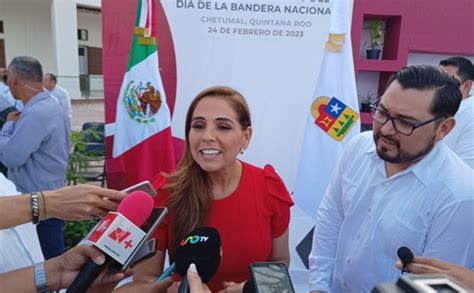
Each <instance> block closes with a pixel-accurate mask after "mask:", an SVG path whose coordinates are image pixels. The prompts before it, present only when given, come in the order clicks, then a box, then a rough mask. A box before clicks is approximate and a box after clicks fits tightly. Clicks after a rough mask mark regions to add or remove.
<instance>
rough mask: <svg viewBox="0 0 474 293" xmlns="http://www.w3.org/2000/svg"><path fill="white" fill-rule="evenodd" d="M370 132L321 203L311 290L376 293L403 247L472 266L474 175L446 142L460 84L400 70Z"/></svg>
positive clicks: (432, 73)
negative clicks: (443, 140)
mask: <svg viewBox="0 0 474 293" xmlns="http://www.w3.org/2000/svg"><path fill="white" fill-rule="evenodd" d="M388 84H389V86H388V88H387V90H386V91H385V93H384V94H383V96H382V97H381V99H380V101H379V104H378V105H377V106H373V108H372V117H373V119H374V122H373V132H364V133H361V134H360V135H358V136H356V137H354V138H353V139H352V140H351V141H350V142H349V143H348V145H347V147H346V149H345V151H344V153H343V155H342V157H341V159H340V161H339V163H338V165H337V167H336V169H335V171H334V173H333V175H332V178H331V182H330V184H329V186H328V188H327V190H326V194H325V197H324V199H323V201H322V203H321V205H320V207H319V210H318V215H317V220H316V228H315V232H314V239H313V248H312V252H311V254H310V257H309V262H310V269H311V272H310V290H312V292H320V291H326V292H329V291H330V292H370V291H371V290H372V289H373V287H375V286H376V285H377V284H379V283H384V282H395V281H396V280H397V279H398V277H399V276H400V272H399V271H398V270H397V269H396V267H395V266H394V263H395V262H396V260H398V257H397V250H398V248H399V247H401V246H407V247H409V248H410V249H411V250H412V251H413V253H414V254H415V255H421V256H431V257H436V258H440V259H443V260H446V261H449V262H452V263H456V264H459V265H462V266H465V267H468V268H473V267H474V246H473V245H474V241H473V239H474V214H473V210H474V185H473V184H474V183H473V178H474V171H473V170H472V168H470V167H469V166H468V165H467V164H466V163H465V162H463V161H462V160H461V159H460V158H459V157H458V156H457V155H456V154H455V153H454V152H453V151H452V150H451V149H450V148H449V147H448V146H446V144H444V143H439V142H440V141H441V140H442V139H443V138H445V137H446V135H447V134H448V133H449V132H450V131H451V130H452V128H453V127H454V124H455V121H454V118H453V116H454V114H455V113H456V111H457V110H458V108H459V104H460V102H461V93H460V91H459V88H458V87H459V82H457V81H456V80H455V79H454V78H452V77H450V76H449V75H448V74H446V73H444V72H441V71H440V70H438V69H437V68H436V67H433V66H426V65H420V66H410V67H405V68H403V69H401V70H400V71H398V72H397V73H396V74H395V75H394V76H392V78H391V79H390V81H389V82H388Z"/></svg>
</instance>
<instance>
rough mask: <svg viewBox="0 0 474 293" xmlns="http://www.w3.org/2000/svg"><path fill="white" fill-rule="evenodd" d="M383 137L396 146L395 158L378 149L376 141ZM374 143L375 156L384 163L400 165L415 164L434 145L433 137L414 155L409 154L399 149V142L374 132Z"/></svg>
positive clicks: (384, 150)
mask: <svg viewBox="0 0 474 293" xmlns="http://www.w3.org/2000/svg"><path fill="white" fill-rule="evenodd" d="M381 137H383V138H384V139H386V140H388V141H390V142H393V143H394V144H395V145H396V150H397V151H398V152H397V154H396V155H395V156H390V155H388V154H387V150H386V149H384V148H382V150H380V149H379V146H378V140H379V139H380V138H381ZM374 141H375V145H376V150H377V155H378V156H379V157H380V158H381V159H382V160H384V161H385V162H388V163H392V164H400V163H407V162H416V161H419V160H420V159H422V158H423V157H424V156H425V155H426V154H428V153H429V152H430V151H431V150H432V149H433V147H434V145H435V135H433V137H432V138H431V141H430V143H429V144H428V145H427V146H426V147H425V148H424V149H422V150H421V151H419V152H417V153H416V154H410V153H407V152H405V151H403V150H402V149H400V142H399V141H398V140H395V139H393V138H391V137H390V136H382V135H381V134H380V131H379V132H377V133H376V132H374Z"/></svg>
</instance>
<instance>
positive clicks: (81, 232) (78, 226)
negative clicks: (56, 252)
mask: <svg viewBox="0 0 474 293" xmlns="http://www.w3.org/2000/svg"><path fill="white" fill-rule="evenodd" d="M97 222H98V221H96V220H87V221H79V222H70V221H66V223H65V225H64V229H63V231H64V246H65V247H66V250H68V249H70V248H72V247H74V246H76V245H77V243H79V241H81V240H82V239H83V238H84V237H85V236H86V235H87V233H88V232H89V231H90V230H91V229H92V227H94V225H95V224H96V223H97Z"/></svg>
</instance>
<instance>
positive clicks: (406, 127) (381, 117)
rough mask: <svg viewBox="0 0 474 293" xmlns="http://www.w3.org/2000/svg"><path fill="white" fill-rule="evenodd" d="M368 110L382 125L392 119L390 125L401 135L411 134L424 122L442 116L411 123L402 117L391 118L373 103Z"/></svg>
mask: <svg viewBox="0 0 474 293" xmlns="http://www.w3.org/2000/svg"><path fill="white" fill-rule="evenodd" d="M370 108H371V109H370V110H371V113H372V118H373V119H374V120H375V122H377V123H380V124H382V125H384V124H385V123H387V121H388V120H390V121H392V126H393V128H394V129H395V131H396V132H398V133H400V134H403V135H407V136H408V135H412V133H413V131H415V129H417V128H419V127H421V126H424V125H426V124H429V123H431V122H433V121H436V120H439V119H441V118H443V117H440V116H436V117H434V118H432V119H430V120H427V121H424V122H420V123H411V122H408V121H405V120H402V119H399V118H393V117H391V116H390V114H389V113H388V112H386V111H384V110H382V109H379V108H377V107H376V106H374V105H371V106H370Z"/></svg>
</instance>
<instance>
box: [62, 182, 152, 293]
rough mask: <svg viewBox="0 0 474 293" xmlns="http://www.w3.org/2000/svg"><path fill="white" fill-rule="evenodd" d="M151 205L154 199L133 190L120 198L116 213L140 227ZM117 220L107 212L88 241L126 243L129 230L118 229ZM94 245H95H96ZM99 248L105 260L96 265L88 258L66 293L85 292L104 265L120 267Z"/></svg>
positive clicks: (148, 214) (135, 250)
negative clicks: (110, 240)
mask: <svg viewBox="0 0 474 293" xmlns="http://www.w3.org/2000/svg"><path fill="white" fill-rule="evenodd" d="M153 205H154V201H153V198H152V197H151V196H150V195H148V194H147V193H145V192H143V191H134V192H132V193H130V194H129V195H127V196H126V197H125V198H124V199H123V200H122V202H121V203H120V205H119V206H118V208H117V214H120V215H122V216H123V217H125V218H126V219H127V220H128V221H130V222H131V223H133V224H134V225H135V226H137V227H140V226H141V225H143V223H145V221H146V220H147V218H148V217H149V216H150V215H151V212H152V211H153ZM119 220H120V219H119V217H118V216H114V214H113V213H109V214H107V215H106V217H105V218H104V219H103V220H102V222H101V223H100V224H99V225H98V226H97V227H96V228H95V229H94V231H93V232H92V234H91V235H90V236H89V237H88V238H87V240H88V242H89V243H99V241H102V239H104V238H107V237H110V238H111V239H113V242H114V243H115V244H116V245H117V246H119V245H120V246H122V245H127V241H125V239H126V237H128V235H129V234H130V232H126V231H121V230H120V229H121V228H120V227H118V226H120V225H121V224H119V223H122V222H119ZM115 225H118V226H117V229H116V230H115V231H114V233H113V234H110V235H107V234H108V232H107V231H109V230H108V229H110V228H114V227H115ZM132 228H133V226H129V229H132ZM123 229H124V230H126V228H125V227H123ZM133 229H137V228H133ZM127 233H128V234H127ZM113 237H115V238H116V239H114V238H113ZM93 239H94V240H93ZM131 244H132V242H131V241H130V244H129V245H130V246H131ZM95 246H96V247H97V245H95ZM110 247H112V245H110ZM126 249H127V248H126ZM130 249H131V248H130ZM101 250H102V252H104V255H105V262H104V263H103V264H102V265H97V264H96V263H95V262H94V261H92V260H89V261H88V262H87V263H86V264H85V265H84V266H83V267H82V269H81V271H80V272H79V273H78V274H77V276H76V278H75V279H74V281H73V282H72V283H71V285H70V286H69V288H68V289H67V291H66V292H67V293H80V292H86V291H87V289H88V288H89V287H90V286H91V285H92V283H93V282H94V281H95V279H96V278H97V277H98V276H99V274H100V272H101V271H102V270H103V269H104V268H105V267H109V268H110V267H120V268H121V267H122V266H121V264H120V263H119V262H118V261H116V260H114V258H112V257H111V256H110V255H108V254H107V253H106V252H105V251H104V250H103V249H101ZM112 250H113V249H112ZM137 251H138V249H134V250H131V251H130V252H131V253H132V254H131V256H132V255H133V254H134V253H136V252H137ZM109 253H111V252H109Z"/></svg>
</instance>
